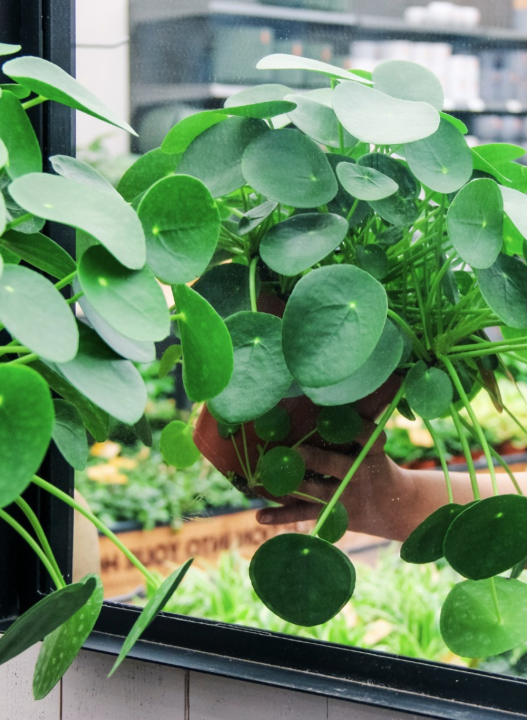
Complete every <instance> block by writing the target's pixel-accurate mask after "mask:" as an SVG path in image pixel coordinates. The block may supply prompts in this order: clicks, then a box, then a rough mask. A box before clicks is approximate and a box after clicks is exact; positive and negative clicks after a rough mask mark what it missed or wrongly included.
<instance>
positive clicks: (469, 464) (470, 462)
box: [450, 403, 481, 500]
mask: <svg viewBox="0 0 527 720" xmlns="http://www.w3.org/2000/svg"><path fill="white" fill-rule="evenodd" d="M450 415H451V417H452V420H453V421H454V425H455V426H456V432H457V435H458V438H459V441H460V443H461V447H462V448H463V455H464V456H465V460H466V461H467V468H468V474H469V477H470V484H471V485H472V494H473V495H474V500H481V494H480V492H479V486H478V478H477V476H476V470H475V468H474V460H473V459H472V455H471V454H470V448H469V446H468V442H467V438H466V437H465V435H464V433H463V427H462V426H461V418H460V416H459V413H458V411H457V409H456V407H455V405H454V404H453V403H451V404H450Z"/></svg>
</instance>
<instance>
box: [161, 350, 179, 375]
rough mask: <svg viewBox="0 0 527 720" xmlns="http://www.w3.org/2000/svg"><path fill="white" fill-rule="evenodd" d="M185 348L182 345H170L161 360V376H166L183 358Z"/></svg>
mask: <svg viewBox="0 0 527 720" xmlns="http://www.w3.org/2000/svg"><path fill="white" fill-rule="evenodd" d="M182 354H183V350H182V348H181V345H169V346H168V347H167V349H166V350H165V352H164V353H163V355H162V357H161V360H160V361H159V372H158V375H159V377H160V378H164V377H166V376H167V375H168V373H169V372H170V371H171V370H172V368H173V367H174V366H175V365H176V363H177V362H178V360H181V356H182Z"/></svg>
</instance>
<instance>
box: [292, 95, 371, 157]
mask: <svg viewBox="0 0 527 720" xmlns="http://www.w3.org/2000/svg"><path fill="white" fill-rule="evenodd" d="M331 97H332V90H331V88H321V89H320V90H313V91H311V92H310V93H306V94H305V95H288V96H287V98H286V99H287V100H291V101H292V102H293V103H295V105H296V109H294V110H292V111H291V112H289V117H290V119H291V122H292V123H293V124H294V125H296V127H297V128H298V129H299V130H301V131H302V132H303V133H305V134H306V135H309V137H310V138H312V139H313V140H316V142H319V143H322V144H323V145H327V146H328V147H334V148H339V147H340V146H341V139H340V137H339V121H338V120H337V116H336V115H335V112H334V110H333V108H332V107H331ZM356 143H357V139H356V138H354V137H352V136H351V135H350V134H349V133H347V132H346V131H345V130H344V133H343V136H342V144H343V146H344V147H347V148H348V147H353V146H354V145H356Z"/></svg>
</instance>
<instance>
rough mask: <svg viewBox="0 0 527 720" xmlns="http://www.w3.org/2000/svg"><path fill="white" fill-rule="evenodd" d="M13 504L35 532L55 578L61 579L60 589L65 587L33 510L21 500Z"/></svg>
mask: <svg viewBox="0 0 527 720" xmlns="http://www.w3.org/2000/svg"><path fill="white" fill-rule="evenodd" d="M15 502H16V504H17V505H18V507H19V508H20V509H21V510H22V512H23V513H24V515H25V516H26V517H27V519H28V520H29V522H30V523H31V527H32V528H33V530H34V531H35V534H36V536H37V538H38V541H39V542H40V544H41V546H42V549H43V550H44V552H45V553H46V557H47V558H48V560H49V561H50V563H51V564H52V565H53V568H54V569H55V573H56V575H57V577H59V578H61V580H62V587H66V583H65V582H64V580H63V579H62V573H61V572H60V568H59V566H58V563H57V561H56V559H55V555H54V554H53V550H52V549H51V545H50V544H49V542H48V539H47V537H46V533H45V532H44V530H43V529H42V525H41V524H40V522H39V519H38V517H37V516H36V514H35V513H34V512H33V509H32V508H31V506H30V505H29V504H28V503H27V502H26V501H25V500H24V499H23V498H21V497H19V498H17V499H16V500H15Z"/></svg>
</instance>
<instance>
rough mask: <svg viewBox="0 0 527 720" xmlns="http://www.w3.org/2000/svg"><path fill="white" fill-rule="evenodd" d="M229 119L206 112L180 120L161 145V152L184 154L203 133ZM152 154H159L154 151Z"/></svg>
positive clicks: (213, 112) (218, 114)
mask: <svg viewBox="0 0 527 720" xmlns="http://www.w3.org/2000/svg"><path fill="white" fill-rule="evenodd" d="M226 119H227V116H226V115H225V114H224V113H222V112H217V111H216V110H204V111H203V112H197V113H194V114H193V115H189V117H186V118H183V119H182V120H180V121H179V122H178V123H177V124H176V125H174V127H173V128H172V129H171V130H169V131H168V133H167V134H166V135H165V138H164V140H163V142H162V143H161V148H160V149H161V151H162V152H163V153H164V154H166V153H170V154H175V153H184V152H185V150H186V149H187V148H188V146H189V145H190V143H191V142H192V141H193V140H195V139H196V138H197V137H198V136H199V135H201V133H203V132H205V130H208V128H210V127H212V126H213V125H217V124H218V123H220V122H223V121H224V120H226ZM151 152H158V151H157V150H152V151H151Z"/></svg>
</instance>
